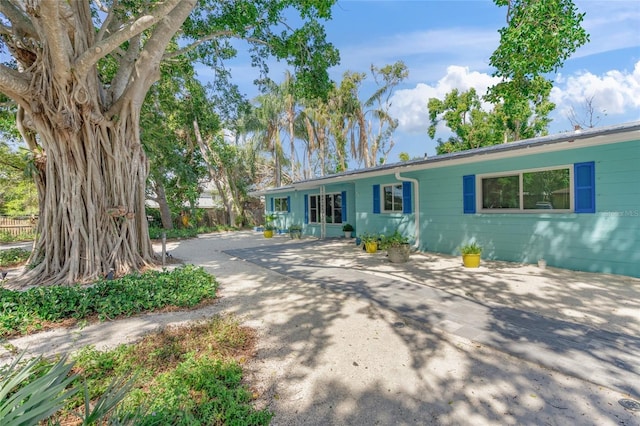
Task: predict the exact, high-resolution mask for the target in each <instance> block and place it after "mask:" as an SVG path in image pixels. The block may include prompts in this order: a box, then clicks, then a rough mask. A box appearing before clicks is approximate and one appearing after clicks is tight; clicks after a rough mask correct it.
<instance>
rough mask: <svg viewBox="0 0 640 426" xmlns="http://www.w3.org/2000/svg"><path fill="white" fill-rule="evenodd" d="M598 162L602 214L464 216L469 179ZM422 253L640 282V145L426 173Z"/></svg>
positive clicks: (598, 204)
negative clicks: (541, 264) (475, 256)
mask: <svg viewBox="0 0 640 426" xmlns="http://www.w3.org/2000/svg"><path fill="white" fill-rule="evenodd" d="M588 161H595V188H596V213H580V214H576V213H549V212H540V213H538V212H536V213H504V214H503V213H476V214H463V204H462V203H463V198H462V176H464V175H469V174H483V173H496V172H504V171H517V170H522V169H532V168H538V167H548V166H560V165H567V164H573V163H579V162H588ZM420 180H421V189H422V194H421V202H420V204H421V205H420V207H421V211H422V212H423V216H422V220H421V231H422V238H421V243H420V249H421V250H427V251H434V252H441V253H449V254H455V253H457V248H458V247H459V246H460V245H461V244H463V243H465V242H469V241H472V240H475V241H477V242H478V243H479V244H481V245H482V246H483V248H484V251H483V257H484V258H488V259H502V260H509V261H516V262H525V263H535V262H537V260H538V259H540V258H544V259H545V260H547V264H548V265H551V266H558V267H561V268H568V269H575V270H584V271H594V272H596V271H597V272H608V273H616V274H624V275H631V276H640V141H632V142H626V143H617V144H610V145H601V146H596V147H587V148H577V149H572V150H567V151H560V152H552V153H545V154H538V155H526V156H520V157H517V158H509V159H502V160H493V161H482V162H477V163H472V164H465V165H460V166H450V167H442V168H437V169H429V170H425V171H423V172H422V173H421V174H420Z"/></svg>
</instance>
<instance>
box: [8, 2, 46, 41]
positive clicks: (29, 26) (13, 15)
mask: <svg viewBox="0 0 640 426" xmlns="http://www.w3.org/2000/svg"><path fill="white" fill-rule="evenodd" d="M0 13H1V14H3V15H4V16H6V17H7V19H8V20H9V21H11V24H12V26H13V29H14V30H15V33H16V35H18V36H20V37H24V36H29V37H36V35H37V31H36V29H35V28H34V26H33V23H32V22H31V20H30V19H29V17H28V16H27V15H26V14H25V12H24V10H22V9H21V8H19V7H17V6H16V5H14V4H13V3H11V2H10V1H9V0H0Z"/></svg>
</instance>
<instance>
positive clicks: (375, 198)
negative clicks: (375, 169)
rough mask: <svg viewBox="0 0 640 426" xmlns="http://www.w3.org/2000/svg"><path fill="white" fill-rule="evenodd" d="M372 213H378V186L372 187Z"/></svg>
mask: <svg viewBox="0 0 640 426" xmlns="http://www.w3.org/2000/svg"><path fill="white" fill-rule="evenodd" d="M373 212H374V213H380V185H373Z"/></svg>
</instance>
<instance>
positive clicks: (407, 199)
mask: <svg viewBox="0 0 640 426" xmlns="http://www.w3.org/2000/svg"><path fill="white" fill-rule="evenodd" d="M402 213H404V214H411V213H413V206H412V205H411V182H408V181H404V182H402Z"/></svg>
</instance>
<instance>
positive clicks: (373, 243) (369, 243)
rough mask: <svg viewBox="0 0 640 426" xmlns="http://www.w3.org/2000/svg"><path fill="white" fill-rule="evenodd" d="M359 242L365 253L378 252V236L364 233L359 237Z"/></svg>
mask: <svg viewBox="0 0 640 426" xmlns="http://www.w3.org/2000/svg"><path fill="white" fill-rule="evenodd" d="M360 240H361V241H362V244H364V249H365V250H366V251H367V253H375V252H377V251H378V242H379V241H380V237H379V236H378V235H376V234H370V233H368V232H365V233H364V234H362V235H361V236H360Z"/></svg>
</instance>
